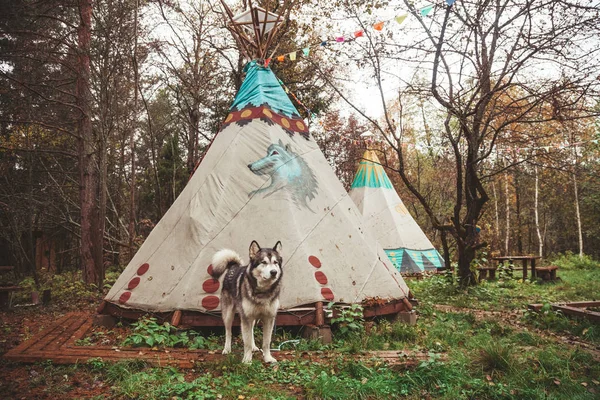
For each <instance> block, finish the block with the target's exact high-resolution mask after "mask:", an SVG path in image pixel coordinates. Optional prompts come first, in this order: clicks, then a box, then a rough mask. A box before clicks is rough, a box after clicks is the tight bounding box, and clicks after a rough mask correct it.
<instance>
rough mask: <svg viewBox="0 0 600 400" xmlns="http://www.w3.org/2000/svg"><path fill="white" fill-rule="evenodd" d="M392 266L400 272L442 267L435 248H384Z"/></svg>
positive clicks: (414, 271) (415, 271) (430, 269)
mask: <svg viewBox="0 0 600 400" xmlns="http://www.w3.org/2000/svg"><path fill="white" fill-rule="evenodd" d="M385 253H386V254H387V255H388V258H389V259H390V261H391V262H392V264H394V267H395V268H396V269H397V270H398V271H399V272H401V273H418V272H423V271H432V270H436V269H438V268H442V267H443V264H442V258H441V256H440V254H439V253H438V251H437V250H436V249H428V250H410V249H403V248H399V249H385Z"/></svg>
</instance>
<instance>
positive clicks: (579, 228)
mask: <svg viewBox="0 0 600 400" xmlns="http://www.w3.org/2000/svg"><path fill="white" fill-rule="evenodd" d="M572 177H573V192H574V193H575V218H576V219H577V233H578V234H579V257H583V232H582V229H581V214H580V213H579V191H578V189H577V174H575V170H574V169H573V174H572Z"/></svg>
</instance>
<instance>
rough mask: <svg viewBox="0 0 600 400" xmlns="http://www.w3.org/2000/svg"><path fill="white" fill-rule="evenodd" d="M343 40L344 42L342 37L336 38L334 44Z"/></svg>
mask: <svg viewBox="0 0 600 400" xmlns="http://www.w3.org/2000/svg"><path fill="white" fill-rule="evenodd" d="M344 40H345V39H344V37H343V36H340V37H337V38H335V41H336V42H338V43H342V42H343V41H344Z"/></svg>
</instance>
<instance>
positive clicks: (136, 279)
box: [119, 263, 150, 304]
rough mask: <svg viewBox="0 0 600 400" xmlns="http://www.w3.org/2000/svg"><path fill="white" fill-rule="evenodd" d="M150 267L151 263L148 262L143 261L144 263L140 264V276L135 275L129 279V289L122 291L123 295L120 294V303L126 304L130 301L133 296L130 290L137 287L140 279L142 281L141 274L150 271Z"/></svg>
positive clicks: (138, 273) (138, 271)
mask: <svg viewBox="0 0 600 400" xmlns="http://www.w3.org/2000/svg"><path fill="white" fill-rule="evenodd" d="M149 269H150V264H148V263H143V264H142V265H140V267H139V268H138V269H137V275H138V276H136V277H134V278H133V279H132V280H130V281H129V283H128V284H127V290H128V291H127V292H123V293H121V296H119V303H121V304H125V303H127V302H128V301H129V299H130V298H131V292H130V290H133V289H135V288H136V287H137V286H138V285H139V284H140V281H141V279H140V276H142V275H144V274H145V273H146V272H148V270H149Z"/></svg>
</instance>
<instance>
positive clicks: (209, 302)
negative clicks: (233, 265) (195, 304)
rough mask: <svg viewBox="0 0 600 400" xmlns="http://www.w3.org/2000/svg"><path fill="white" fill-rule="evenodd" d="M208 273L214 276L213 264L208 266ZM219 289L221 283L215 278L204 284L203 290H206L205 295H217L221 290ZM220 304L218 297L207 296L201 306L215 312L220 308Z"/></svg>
mask: <svg viewBox="0 0 600 400" xmlns="http://www.w3.org/2000/svg"><path fill="white" fill-rule="evenodd" d="M206 272H208V274H209V275H211V276H212V272H213V266H212V264H210V265H209V266H208V268H207V269H206ZM219 287H220V283H219V281H218V280H217V279H213V278H208V279H207V280H205V281H204V282H203V283H202V290H204V292H205V293H215V292H216V291H217V290H219ZM219 302H220V300H219V298H218V297H217V296H206V297H204V298H203V299H202V301H201V304H202V307H204V308H205V309H207V310H214V309H215V308H217V307H219Z"/></svg>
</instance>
